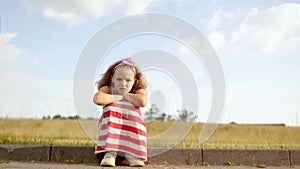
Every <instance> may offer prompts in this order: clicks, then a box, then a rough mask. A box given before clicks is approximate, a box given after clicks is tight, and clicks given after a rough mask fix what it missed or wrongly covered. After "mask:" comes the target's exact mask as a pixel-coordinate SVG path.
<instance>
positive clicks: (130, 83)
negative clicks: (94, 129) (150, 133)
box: [94, 59, 147, 167]
mask: <svg viewBox="0 0 300 169" xmlns="http://www.w3.org/2000/svg"><path fill="white" fill-rule="evenodd" d="M145 89H146V82H145V79H144V77H143V75H142V73H141V70H140V68H138V67H137V65H136V64H135V63H133V62H132V61H131V60H129V59H123V60H120V61H118V62H116V63H114V64H112V65H111V66H110V67H109V68H108V69H107V71H106V72H105V73H104V75H103V77H102V78H101V79H100V80H99V81H98V92H97V93H96V94H95V96H94V103H95V104H97V105H100V106H103V114H102V116H101V118H100V120H99V125H98V143H97V146H96V151H95V153H101V152H106V154H105V156H104V158H103V160H102V161H101V163H100V165H101V166H115V165H116V163H115V161H116V156H117V153H118V152H123V153H125V157H126V159H127V160H128V162H129V165H130V166H135V167H142V166H144V165H145V164H144V161H146V160H147V136H146V128H145V123H144V121H143V120H142V116H141V112H140V109H139V107H144V106H146V104H147V96H146V91H145Z"/></svg>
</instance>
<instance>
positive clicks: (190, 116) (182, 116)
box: [177, 109, 197, 121]
mask: <svg viewBox="0 0 300 169" xmlns="http://www.w3.org/2000/svg"><path fill="white" fill-rule="evenodd" d="M177 112H178V113H179V115H178V120H179V121H194V120H195V119H196V118H197V116H196V115H195V114H194V112H188V110H186V109H182V110H177Z"/></svg>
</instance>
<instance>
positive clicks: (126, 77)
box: [112, 66, 134, 94]
mask: <svg viewBox="0 0 300 169" xmlns="http://www.w3.org/2000/svg"><path fill="white" fill-rule="evenodd" d="M112 82H113V84H114V87H115V90H116V92H117V93H116V94H124V93H129V92H130V90H131V89H132V86H133V84H134V72H133V70H131V69H130V68H128V67H125V66H121V67H118V68H117V69H116V71H115V72H114V75H113V77H112Z"/></svg>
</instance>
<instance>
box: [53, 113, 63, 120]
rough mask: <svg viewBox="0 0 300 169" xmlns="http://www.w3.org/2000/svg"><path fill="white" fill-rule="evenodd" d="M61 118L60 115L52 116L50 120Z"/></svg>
mask: <svg viewBox="0 0 300 169" xmlns="http://www.w3.org/2000/svg"><path fill="white" fill-rule="evenodd" d="M62 118H63V117H62V116H61V115H60V114H57V115H54V116H53V117H52V119H62Z"/></svg>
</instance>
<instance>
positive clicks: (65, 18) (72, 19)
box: [44, 8, 86, 28]
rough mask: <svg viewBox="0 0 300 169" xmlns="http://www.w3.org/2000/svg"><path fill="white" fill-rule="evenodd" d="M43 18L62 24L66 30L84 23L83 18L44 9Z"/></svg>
mask: <svg viewBox="0 0 300 169" xmlns="http://www.w3.org/2000/svg"><path fill="white" fill-rule="evenodd" d="M44 16H45V17H46V18H49V19H53V20H57V21H58V22H61V23H64V24H66V26H67V27H68V28H70V27H72V26H74V25H78V24H82V23H85V22H86V21H85V19H84V18H82V17H80V16H78V15H75V14H73V13H68V12H58V11H56V10H54V9H51V8H46V9H45V10H44Z"/></svg>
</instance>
